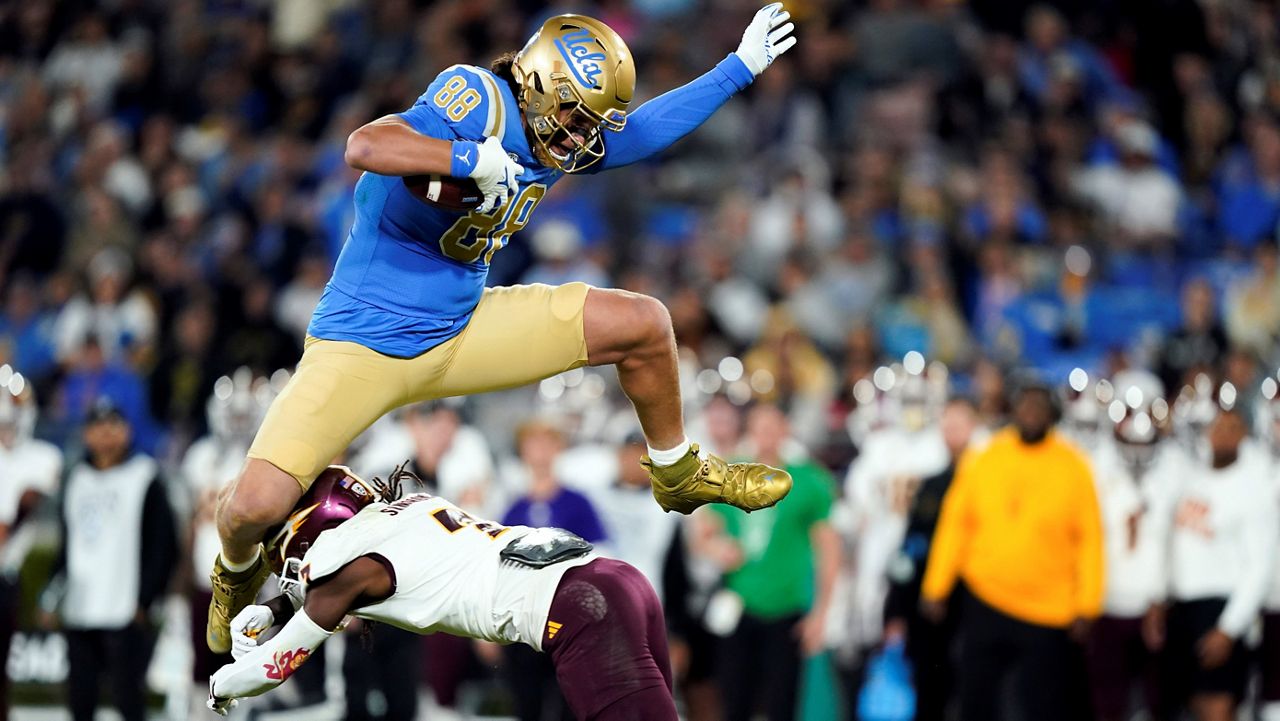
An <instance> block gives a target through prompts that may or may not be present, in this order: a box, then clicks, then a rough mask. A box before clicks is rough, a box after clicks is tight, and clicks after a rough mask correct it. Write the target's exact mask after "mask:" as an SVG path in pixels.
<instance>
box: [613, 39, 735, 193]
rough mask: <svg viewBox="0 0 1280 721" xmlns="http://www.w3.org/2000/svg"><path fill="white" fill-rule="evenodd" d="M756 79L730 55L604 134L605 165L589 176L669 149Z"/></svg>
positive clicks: (647, 104)
mask: <svg viewBox="0 0 1280 721" xmlns="http://www.w3.org/2000/svg"><path fill="white" fill-rule="evenodd" d="M754 79H755V77H754V76H753V75H752V74H751V71H750V70H748V69H747V66H746V65H745V64H743V62H742V60H741V59H739V58H738V56H737V55H734V54H732V53H730V54H729V57H727V58H725V59H724V60H721V61H720V63H719V64H718V65H716V66H715V67H714V68H712V69H711V70H710V71H708V72H706V73H704V74H703V75H702V76H701V77H699V78H697V79H696V80H694V81H693V82H691V83H689V84H687V85H683V86H681V87H679V88H676V89H675V90H671V91H669V92H666V93H663V94H662V95H659V96H658V97H656V98H654V99H653V100H650V101H649V102H647V103H645V104H644V105H641V106H640V107H639V108H637V109H636V111H635V112H633V113H631V114H630V115H628V116H627V124H626V126H625V127H624V128H623V129H622V130H620V131H618V132H616V133H608V132H606V134H605V156H604V161H603V162H601V163H598V164H597V165H595V166H593V167H592V168H590V169H589V170H588V172H599V171H601V170H605V169H608V168H618V167H621V166H623V165H630V164H631V163H634V162H636V161H639V160H644V159H645V158H647V157H649V156H651V155H655V154H657V153H660V152H662V151H663V150H666V149H667V148H669V147H671V145H672V144H673V143H675V142H676V141H677V140H679V139H681V138H683V137H684V136H686V135H688V134H689V133H691V132H693V131H694V130H696V129H697V127H698V126H699V125H702V124H703V123H704V122H706V121H707V118H709V117H711V115H712V114H713V113H715V111H717V110H719V109H720V106H721V105H724V104H725V102H727V101H728V100H729V98H731V97H733V95H734V93H737V92H738V91H739V90H742V89H743V88H745V87H747V86H748V85H750V84H751V81H752V80H754Z"/></svg>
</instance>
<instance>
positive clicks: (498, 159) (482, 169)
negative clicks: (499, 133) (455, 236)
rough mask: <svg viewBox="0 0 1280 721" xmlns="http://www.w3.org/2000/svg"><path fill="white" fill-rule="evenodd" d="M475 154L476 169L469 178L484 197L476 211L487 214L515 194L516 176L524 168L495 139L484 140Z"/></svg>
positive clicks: (499, 141) (500, 142)
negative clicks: (478, 187) (474, 182)
mask: <svg viewBox="0 0 1280 721" xmlns="http://www.w3.org/2000/svg"><path fill="white" fill-rule="evenodd" d="M477 152H478V153H479V156H478V157H477V158H476V167H475V168H473V169H472V170H471V174H470V176H469V177H470V178H471V179H472V180H474V181H476V185H478V186H480V192H481V193H482V194H483V195H484V202H483V203H481V204H480V207H478V208H476V210H478V211H479V212H481V213H488V212H491V211H493V210H495V209H497V208H500V207H502V204H503V203H505V202H506V200H507V197H508V196H510V195H512V194H513V193H515V192H516V176H517V175H520V174H521V173H523V172H524V166H522V165H520V164H519V163H517V162H516V161H514V160H512V159H511V156H509V155H507V151H506V150H504V149H503V148H502V141H501V140H498V139H497V138H493V137H490V138H485V139H484V142H483V143H481V144H480V146H479V149H478V151H477Z"/></svg>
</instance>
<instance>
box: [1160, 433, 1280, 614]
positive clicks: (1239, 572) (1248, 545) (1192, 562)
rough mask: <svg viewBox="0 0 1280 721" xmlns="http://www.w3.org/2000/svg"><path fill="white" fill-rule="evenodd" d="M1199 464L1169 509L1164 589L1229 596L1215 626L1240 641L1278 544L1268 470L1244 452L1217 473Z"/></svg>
mask: <svg viewBox="0 0 1280 721" xmlns="http://www.w3.org/2000/svg"><path fill="white" fill-rule="evenodd" d="M1197 465H1198V467H1191V468H1189V469H1188V471H1189V472H1188V474H1187V475H1188V477H1187V479H1186V481H1185V482H1183V483H1182V484H1181V492H1180V493H1179V495H1178V500H1177V504H1176V506H1175V510H1174V516H1173V537H1172V540H1171V543H1170V553H1171V554H1172V556H1171V561H1172V562H1171V563H1170V573H1171V578H1170V583H1169V589H1170V592H1171V595H1172V597H1173V598H1174V599H1175V600H1195V599H1201V598H1226V599H1228V603H1227V607H1226V609H1225V610H1223V612H1222V618H1221V619H1219V621H1218V626H1219V628H1221V629H1222V630H1224V631H1226V632H1227V633H1228V634H1230V635H1232V636H1236V637H1239V636H1240V635H1241V634H1242V633H1243V632H1244V631H1245V630H1246V629H1248V627H1249V626H1250V625H1251V624H1252V623H1253V622H1254V620H1255V619H1256V617H1257V614H1258V611H1259V610H1260V609H1261V607H1262V603H1263V600H1264V599H1265V597H1266V595H1267V591H1268V590H1269V588H1270V585H1271V574H1272V570H1273V569H1274V567H1275V556H1276V544H1277V543H1280V532H1278V530H1277V522H1278V520H1280V513H1278V512H1277V508H1276V504H1275V490H1274V486H1273V485H1272V481H1271V478H1270V474H1271V465H1270V463H1269V462H1267V460H1266V459H1264V458H1262V457H1261V455H1260V454H1256V453H1245V452H1241V454H1240V457H1239V458H1238V459H1237V460H1236V461H1235V462H1234V463H1232V464H1231V465H1229V466H1227V467H1225V468H1222V469H1211V468H1208V467H1207V466H1206V465H1203V464H1197Z"/></svg>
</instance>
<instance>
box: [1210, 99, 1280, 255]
mask: <svg viewBox="0 0 1280 721" xmlns="http://www.w3.org/2000/svg"><path fill="white" fill-rule="evenodd" d="M1247 128H1248V129H1247V131H1246V132H1247V135H1246V138H1247V140H1248V146H1249V157H1248V161H1247V162H1246V163H1245V164H1244V167H1243V168H1242V170H1241V172H1239V173H1232V174H1228V176H1227V177H1226V178H1224V179H1223V181H1224V182H1223V183H1222V187H1221V191H1220V194H1221V197H1220V198H1219V204H1220V207H1219V210H1218V222H1219V223H1220V224H1221V232H1222V235H1223V238H1224V240H1226V241H1227V242H1228V243H1230V244H1232V245H1235V246H1238V247H1241V248H1246V249H1247V248H1251V247H1253V246H1254V245H1257V244H1258V243H1259V242H1262V241H1263V240H1265V239H1268V238H1271V237H1273V236H1274V234H1275V231H1276V224H1277V223H1280V123H1278V122H1277V121H1276V120H1275V119H1273V118H1270V117H1267V116H1257V117H1255V118H1253V119H1252V120H1251V121H1250V123H1249V125H1248V126H1247Z"/></svg>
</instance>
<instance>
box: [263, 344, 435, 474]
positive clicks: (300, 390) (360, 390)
mask: <svg viewBox="0 0 1280 721" xmlns="http://www.w3.org/2000/svg"><path fill="white" fill-rule="evenodd" d="M414 360H416V359H413V360H410V359H403V358H393V357H391V356H386V355H383V354H381V353H378V352H377V351H374V350H370V349H369V348H365V347H364V346H362V345H360V344H358V343H349V342H346V341H329V340H317V339H308V341H307V349H306V351H305V352H304V353H303V354H302V360H301V362H299V363H298V370H297V372H296V373H295V374H294V375H293V378H291V379H290V380H289V383H288V385H286V386H285V389H284V391H283V392H281V394H280V395H279V396H278V397H277V398H276V399H275V401H273V402H272V404H271V408H270V409H268V410H267V415H266V417H265V418H264V419H263V421H262V426H261V427H260V428H259V429H258V435H257V437H255V438H254V440H253V445H252V446H251V447H250V448H249V454H248V455H249V457H250V458H257V459H261V460H264V461H267V462H268V463H270V464H271V465H273V466H275V467H276V468H279V469H280V470H282V471H284V472H285V473H287V474H289V475H290V476H292V477H293V478H294V479H296V480H297V481H298V483H299V484H301V486H302V488H304V489H305V488H307V487H309V486H310V484H311V481H312V480H313V479H315V477H316V476H317V475H318V474H319V473H320V471H322V470H324V468H325V467H326V466H328V465H329V464H330V463H332V462H333V460H334V458H335V457H337V456H338V455H339V454H340V453H342V452H343V451H344V450H346V448H347V446H348V445H349V444H350V443H351V441H352V440H354V439H355V437H356V436H358V435H360V433H362V432H363V431H364V430H365V429H366V428H368V427H369V426H370V424H372V423H373V422H374V421H375V420H377V419H378V418H379V417H381V416H382V415H383V414H384V413H386V412H387V411H389V410H391V409H392V408H395V407H397V406H399V405H402V404H403V403H405V402H408V400H410V399H409V397H408V388H409V376H411V374H412V373H413V370H414Z"/></svg>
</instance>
